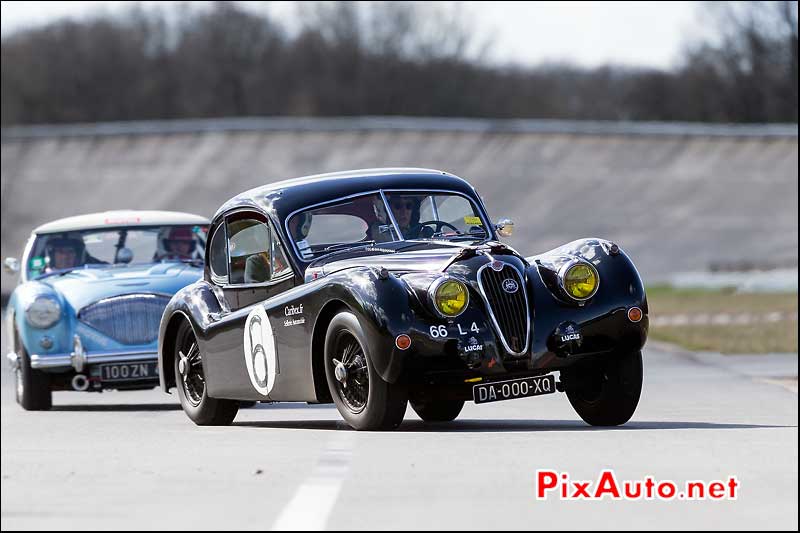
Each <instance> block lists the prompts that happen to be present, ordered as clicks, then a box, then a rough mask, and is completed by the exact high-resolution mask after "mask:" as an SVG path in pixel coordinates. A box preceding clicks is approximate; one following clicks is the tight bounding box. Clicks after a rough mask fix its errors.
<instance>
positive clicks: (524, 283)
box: [477, 254, 531, 355]
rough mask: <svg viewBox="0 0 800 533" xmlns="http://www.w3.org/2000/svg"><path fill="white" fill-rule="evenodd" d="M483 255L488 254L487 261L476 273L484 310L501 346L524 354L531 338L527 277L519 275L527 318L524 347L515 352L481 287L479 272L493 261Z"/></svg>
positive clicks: (511, 351)
mask: <svg viewBox="0 0 800 533" xmlns="http://www.w3.org/2000/svg"><path fill="white" fill-rule="evenodd" d="M485 255H487V256H489V262H488V263H486V264H485V265H483V266H482V267H480V268H479V269H478V273H477V280H478V287H480V289H481V290H480V293H481V298H482V299H483V303H484V305H486V310H487V311H488V313H489V318H491V319H492V325H493V326H494V329H495V332H496V333H497V336H498V337H500V342H502V343H503V348H505V349H506V351H507V352H508V353H510V354H513V355H525V354H526V353H528V347H529V345H530V340H531V306H530V303H529V301H528V289H527V287H526V286H527V284H528V279H527V277H526V276H525V275H524V274H522V275H520V279H521V280H522V294H523V297H524V299H525V314H526V315H527V317H526V318H527V324H526V330H525V347H524V348H523V349H522V351H521V352H515V351H514V350H512V349H511V348H510V347H509V346H508V342H506V338H505V335H503V331H502V329H500V325H499V324H498V323H497V317H495V315H494V311H493V310H492V305H491V304H490V303H489V299H488V298H487V297H486V291H485V290H484V288H483V282H482V281H481V273H482V272H483V271H484V270H485V269H487V268H489V267H490V266H491V264H492V263H493V262H494V258H492V257H491V256H490V255H489V254H485ZM502 263H503V265H504V268H505V267H506V266H507V267H509V268H511V269H513V270H515V271H516V272H517V274H519V273H520V272H519V271H518V270H517V269H516V268H515V267H514V266H513V265H510V264H508V263H506V262H502Z"/></svg>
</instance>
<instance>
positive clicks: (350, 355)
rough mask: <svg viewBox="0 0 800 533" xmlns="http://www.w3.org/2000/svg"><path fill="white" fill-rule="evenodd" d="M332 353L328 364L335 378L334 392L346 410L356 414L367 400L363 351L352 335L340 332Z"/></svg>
mask: <svg viewBox="0 0 800 533" xmlns="http://www.w3.org/2000/svg"><path fill="white" fill-rule="evenodd" d="M333 353H334V356H333V357H332V358H331V360H330V362H329V364H330V365H331V366H332V369H333V374H334V376H335V377H336V392H337V394H338V395H339V398H341V400H342V402H343V403H344V404H345V406H346V407H347V409H348V410H349V411H350V412H352V413H353V414H358V413H360V412H361V411H363V410H364V408H365V407H366V406H367V400H368V399H369V369H368V368H367V357H366V355H365V354H364V349H363V348H362V347H361V344H359V342H358V340H356V338H355V337H354V336H353V335H352V334H350V333H349V332H347V331H340V332H339V335H338V336H337V338H336V344H335V350H334V352H333Z"/></svg>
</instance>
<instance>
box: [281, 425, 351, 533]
mask: <svg viewBox="0 0 800 533" xmlns="http://www.w3.org/2000/svg"><path fill="white" fill-rule="evenodd" d="M355 440H356V436H355V431H342V432H336V433H335V435H334V437H333V438H332V439H331V442H330V443H328V446H327V447H326V448H325V451H323V452H322V455H321V456H320V458H319V461H317V465H316V467H315V468H314V471H313V472H312V473H311V476H309V478H308V479H307V480H306V481H305V483H303V484H302V485H301V486H300V488H298V489H297V492H296V493H295V495H294V497H293V498H292V500H291V501H290V502H289V504H288V505H287V506H286V508H285V509H284V510H283V512H282V513H281V514H280V515H279V516H278V518H277V520H275V523H274V524H273V525H272V531H286V530H289V531H301V530H322V529H325V524H326V523H327V521H328V516H329V515H330V514H331V511H332V510H333V505H334V504H335V503H336V499H337V498H338V497H339V491H340V490H341V488H342V483H344V480H345V478H346V477H347V474H348V472H349V471H350V462H351V460H352V457H353V447H354V444H355Z"/></svg>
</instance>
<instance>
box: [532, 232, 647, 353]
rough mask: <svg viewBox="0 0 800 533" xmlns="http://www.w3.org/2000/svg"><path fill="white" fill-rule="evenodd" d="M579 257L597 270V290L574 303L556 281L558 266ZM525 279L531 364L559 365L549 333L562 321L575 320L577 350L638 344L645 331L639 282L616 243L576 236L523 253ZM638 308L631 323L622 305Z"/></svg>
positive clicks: (644, 300) (644, 303) (635, 346)
mask: <svg viewBox="0 0 800 533" xmlns="http://www.w3.org/2000/svg"><path fill="white" fill-rule="evenodd" d="M576 258H577V259H581V260H583V261H586V262H589V263H591V264H592V265H593V266H594V267H595V269H596V270H597V273H598V276H599V286H598V289H597V292H596V293H595V295H594V296H592V297H591V298H590V299H589V300H587V301H586V302H582V303H581V302H576V301H574V300H572V299H571V298H570V297H569V296H567V295H566V294H565V293H564V291H563V290H562V289H561V287H560V286H559V284H558V271H559V269H560V268H561V267H562V266H563V265H564V264H566V263H567V262H569V261H572V260H574V259H576ZM527 260H528V262H529V263H530V264H531V266H530V267H528V278H529V282H530V283H532V285H533V290H534V293H535V304H536V313H535V317H534V327H533V331H534V345H533V353H534V358H535V359H536V360H535V361H534V366H535V367H539V368H541V367H546V366H561V365H562V363H558V361H559V359H560V358H562V362H564V359H563V357H564V354H563V353H561V354H559V353H556V352H557V351H558V350H557V349H556V347H555V346H554V336H555V332H556V331H557V329H558V328H559V326H560V325H561V324H563V323H565V322H572V323H575V324H577V326H578V327H579V328H580V330H581V332H582V334H583V341H582V346H581V347H580V352H603V351H609V350H613V349H641V348H642V347H643V346H644V344H645V342H646V340H647V333H648V316H647V315H648V305H647V296H646V294H645V289H644V284H643V283H642V279H641V276H640V275H639V272H638V271H637V269H636V267H635V265H634V264H633V261H632V260H631V259H630V257H629V256H628V255H627V254H626V253H625V252H624V251H623V250H622V249H620V248H619V247H618V246H617V245H615V244H614V243H612V242H610V241H606V240H602V239H580V240H576V241H573V242H571V243H568V244H565V245H564V246H561V247H559V248H556V249H554V250H551V251H549V252H546V253H544V254H541V255H537V256H532V257H529V258H527ZM634 306H636V307H639V308H641V310H642V312H643V315H644V316H643V317H642V319H641V320H640V321H639V322H636V323H633V322H631V321H630V320H628V318H627V310H628V309H630V308H631V307H634Z"/></svg>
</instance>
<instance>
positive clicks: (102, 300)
mask: <svg viewBox="0 0 800 533" xmlns="http://www.w3.org/2000/svg"><path fill="white" fill-rule="evenodd" d="M174 295H175V294H174V293H172V294H170V293H168V292H160V291H150V292H125V293H121V294H115V295H114V296H106V297H105V298H100V299H99V300H94V301H93V302H89V303H87V304H86V305H84V306H83V307H81V308H80V309H79V310H78V312H77V313H75V315H76V316H77V315H80V314H81V313H82V312H83V311H84V310H85V309H86V308H87V307H91V306H93V305H97V304H104V303H107V302H109V301H111V300H117V299H119V298H127V297H129V296H156V297H159V298H166V299H167V300H171V299H172V297H173V296H174ZM78 320H79V321H81V320H80V319H78ZM81 322H82V321H81ZM83 323H84V324H85V322H83ZM87 325H88V324H87Z"/></svg>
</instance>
